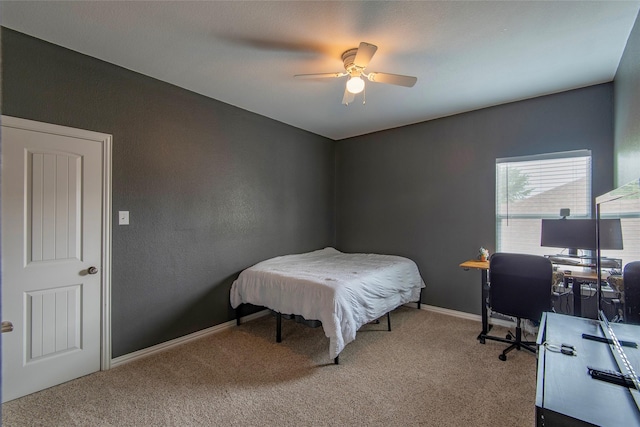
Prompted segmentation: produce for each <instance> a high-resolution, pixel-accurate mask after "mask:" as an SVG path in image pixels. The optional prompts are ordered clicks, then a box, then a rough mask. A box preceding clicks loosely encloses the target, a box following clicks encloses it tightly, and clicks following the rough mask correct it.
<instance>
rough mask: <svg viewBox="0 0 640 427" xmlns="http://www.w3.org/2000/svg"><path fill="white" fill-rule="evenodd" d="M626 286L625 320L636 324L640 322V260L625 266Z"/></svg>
mask: <svg viewBox="0 0 640 427" xmlns="http://www.w3.org/2000/svg"><path fill="white" fill-rule="evenodd" d="M622 282H623V285H622V286H623V288H624V321H625V323H632V324H634V325H639V324H640V261H633V262H630V263H628V264H627V265H625V266H624V270H623V271H622Z"/></svg>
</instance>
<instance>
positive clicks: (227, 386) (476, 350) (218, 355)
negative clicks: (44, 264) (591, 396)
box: [2, 307, 536, 427]
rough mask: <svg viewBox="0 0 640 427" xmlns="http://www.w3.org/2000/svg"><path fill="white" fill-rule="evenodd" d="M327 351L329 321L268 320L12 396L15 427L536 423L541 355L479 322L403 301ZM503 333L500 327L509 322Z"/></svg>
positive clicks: (8, 414) (7, 410) (8, 406)
mask: <svg viewBox="0 0 640 427" xmlns="http://www.w3.org/2000/svg"><path fill="white" fill-rule="evenodd" d="M391 320H392V329H393V330H392V331H391V332H388V331H387V330H386V328H387V325H386V319H385V318H382V319H381V323H380V324H378V325H376V324H370V325H365V326H363V327H362V328H361V330H360V331H359V332H358V335H357V338H356V340H355V341H354V342H352V343H350V344H348V345H347V347H346V348H345V349H344V350H343V351H342V353H341V354H340V365H334V364H333V361H332V360H329V356H328V346H329V340H328V338H326V337H325V336H324V332H323V331H322V328H315V329H312V328H308V327H305V326H303V325H301V324H298V323H295V322H293V321H287V320H283V341H282V343H280V344H277V343H276V342H275V338H274V337H275V318H274V317H273V316H267V317H262V318H259V319H256V320H253V321H251V322H247V323H246V324H243V325H241V326H240V327H233V328H230V329H227V330H224V331H222V332H220V333H217V334H214V335H210V336H207V337H205V338H202V339H200V340H197V341H192V342H190V343H187V344H184V345H182V346H180V347H176V348H173V349H170V350H167V351H165V352H163V353H159V354H156V355H153V356H150V357H147V358H145V359H141V360H137V361H134V362H131V363H128V364H126V365H122V366H119V367H117V368H114V369H111V370H109V371H106V372H98V373H95V374H92V375H88V376H85V377H82V378H79V379H77V380H74V381H70V382H68V383H65V384H62V385H59V386H56V387H53V388H50V389H47V390H44V391H41V392H38V393H35V394H32V395H29V396H26V397H23V398H20V399H16V400H14V401H11V402H8V403H5V404H4V405H3V406H2V423H3V425H4V426H6V427H11V426H276V425H277V426H351V425H357V426H412V425H422V426H532V425H534V424H535V422H534V421H535V420H534V413H535V409H534V408H535V381H536V372H535V369H536V359H535V356H534V355H533V354H531V353H528V352H525V351H513V352H511V353H510V354H509V357H508V360H507V361H506V362H502V361H500V360H498V354H499V353H500V352H501V351H502V349H503V348H504V345H503V344H500V343H497V342H493V341H488V342H487V343H486V344H485V345H482V344H480V343H479V342H478V341H477V340H476V336H477V334H478V332H479V329H480V324H479V323H478V322H474V321H470V320H464V319H459V318H456V317H451V316H446V315H443V314H438V313H434V312H429V311H424V310H416V309H415V308H409V307H401V308H399V309H397V310H395V311H394V312H392V313H391ZM495 329H498V331H496V333H498V334H499V335H503V334H504V332H502V331H500V328H494V330H495Z"/></svg>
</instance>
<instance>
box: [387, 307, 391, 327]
mask: <svg viewBox="0 0 640 427" xmlns="http://www.w3.org/2000/svg"><path fill="white" fill-rule="evenodd" d="M387 325H389V328H388V329H389V332H391V312H390V311H389V312H387Z"/></svg>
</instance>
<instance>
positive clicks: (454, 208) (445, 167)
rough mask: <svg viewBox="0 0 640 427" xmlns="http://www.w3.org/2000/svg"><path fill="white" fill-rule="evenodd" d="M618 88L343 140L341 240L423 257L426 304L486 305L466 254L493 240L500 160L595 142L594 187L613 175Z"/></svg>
mask: <svg viewBox="0 0 640 427" xmlns="http://www.w3.org/2000/svg"><path fill="white" fill-rule="evenodd" d="M612 98H613V88H612V85H611V84H603V85H598V86H591V87H588V88H584V89H579V90H573V91H569V92H563V93H560V94H556V95H550V96H545V97H540V98H535V99H530V100H526V101H522V102H515V103H511V104H505V105H501V106H497V107H492V108H487V109H483V110H478V111H473V112H470V113H465V114H460V115H456V116H451V117H447V118H443V119H438V120H433V121H429V122H424V123H420V124H416V125H412V126H406V127H402V128H398V129H392V130H389V131H384V132H377V133H373V134H369V135H364V136H361V137H356V138H351V139H346V140H342V141H339V142H338V144H337V147H336V177H337V182H338V184H339V185H338V186H337V196H336V201H337V205H336V208H337V214H336V228H337V244H338V248H340V249H341V250H344V251H357V252H381V253H393V254H399V255H404V256H408V257H410V258H412V259H413V260H415V261H416V262H417V263H418V267H419V268H420V271H421V273H422V276H423V278H424V280H425V282H426V284H427V289H426V292H424V293H423V298H422V300H423V301H424V302H425V303H426V304H430V305H434V306H439V307H443V308H448V309H453V310H459V311H463V312H468V313H476V314H479V313H480V273H479V272H477V271H468V272H465V271H463V270H462V269H461V268H459V267H458V264H459V263H460V262H462V261H465V260H467V259H470V258H474V257H475V256H476V255H477V253H478V248H479V247H480V246H485V247H488V248H489V249H490V251H491V252H493V251H494V250H495V160H496V158H499V157H511V156H522V155H530V154H538V153H546V152H554V151H566V150H577V149H590V150H592V155H593V194H594V195H599V194H602V193H604V192H606V191H609V190H611V188H612V185H613V179H612V177H613V117H612V109H613V108H612V106H613V99H612Z"/></svg>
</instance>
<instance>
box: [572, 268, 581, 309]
mask: <svg viewBox="0 0 640 427" xmlns="http://www.w3.org/2000/svg"><path fill="white" fill-rule="evenodd" d="M572 290H573V315H574V316H577V317H582V283H580V281H579V280H576V279H575V278H574V279H573V287H572Z"/></svg>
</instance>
